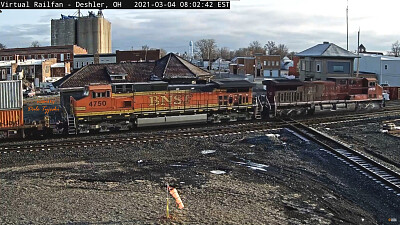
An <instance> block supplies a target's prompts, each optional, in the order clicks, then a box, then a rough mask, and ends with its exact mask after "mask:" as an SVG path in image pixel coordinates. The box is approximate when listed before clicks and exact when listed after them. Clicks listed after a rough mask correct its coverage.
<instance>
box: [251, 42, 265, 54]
mask: <svg viewBox="0 0 400 225" xmlns="http://www.w3.org/2000/svg"><path fill="white" fill-rule="evenodd" d="M248 50H249V51H250V54H251V55H254V54H256V53H264V49H263V48H262V47H261V43H260V42H258V41H253V42H251V43H250V44H249V47H248Z"/></svg>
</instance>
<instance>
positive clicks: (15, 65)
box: [0, 58, 70, 82]
mask: <svg viewBox="0 0 400 225" xmlns="http://www.w3.org/2000/svg"><path fill="white" fill-rule="evenodd" d="M69 68H70V65H69V63H68V62H64V63H57V60H56V59H55V58H51V59H28V60H18V61H17V60H11V61H0V80H19V79H25V80H27V81H29V82H34V81H35V79H36V78H37V80H38V81H39V82H44V81H45V80H46V78H50V77H63V76H65V75H66V74H69V73H70V70H69Z"/></svg>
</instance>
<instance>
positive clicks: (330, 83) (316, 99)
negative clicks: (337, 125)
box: [263, 77, 382, 115]
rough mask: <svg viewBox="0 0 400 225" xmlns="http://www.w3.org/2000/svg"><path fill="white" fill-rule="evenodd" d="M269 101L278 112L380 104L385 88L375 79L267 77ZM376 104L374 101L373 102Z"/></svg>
mask: <svg viewBox="0 0 400 225" xmlns="http://www.w3.org/2000/svg"><path fill="white" fill-rule="evenodd" d="M263 84H264V85H266V90H267V95H266V99H265V104H266V105H267V106H268V107H267V108H269V109H270V110H271V111H272V112H273V113H274V114H275V115H278V114H286V115H290V114H301V113H308V114H312V113H314V111H315V107H316V106H319V107H320V109H322V110H323V109H334V110H335V109H336V108H338V107H345V108H347V107H348V106H349V105H354V107H355V109H358V108H360V107H368V106H372V107H376V106H378V107H380V106H381V105H380V104H381V103H382V87H381V86H379V85H378V84H377V82H376V79H373V78H355V77H335V78H328V79H327V80H326V81H311V82H307V81H305V82H303V81H300V80H288V79H274V80H265V81H263ZM371 103H372V104H371Z"/></svg>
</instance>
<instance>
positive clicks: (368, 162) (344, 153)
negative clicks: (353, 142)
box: [282, 119, 400, 196]
mask: <svg viewBox="0 0 400 225" xmlns="http://www.w3.org/2000/svg"><path fill="white" fill-rule="evenodd" d="M282 121H283V122H285V123H286V124H287V125H288V126H289V127H291V128H292V129H293V130H294V131H295V132H298V133H299V134H300V135H302V136H304V137H306V138H308V139H310V140H312V141H314V142H315V143H317V144H319V145H321V146H323V147H324V148H325V150H327V151H329V152H331V153H332V154H334V155H336V156H337V157H339V158H341V159H343V160H345V161H346V162H347V163H348V164H350V165H353V166H354V167H356V168H358V169H359V170H361V171H363V172H365V173H366V174H369V177H370V178H373V179H376V180H377V183H380V184H383V185H382V186H384V187H386V189H388V190H389V191H394V192H395V194H396V195H397V196H400V174H398V173H397V172H395V171H393V170H391V169H389V168H387V167H386V166H384V165H382V164H381V163H379V162H376V161H375V160H373V159H371V158H370V157H368V156H366V155H364V154H363V153H361V152H358V151H356V150H354V149H352V148H350V147H349V146H348V145H346V144H345V143H342V142H340V141H338V140H335V139H334V138H332V137H330V136H328V135H327V134H324V133H322V132H320V131H317V130H315V129H314V128H311V127H308V126H306V125H304V124H303V123H301V122H299V121H295V120H293V119H286V120H282Z"/></svg>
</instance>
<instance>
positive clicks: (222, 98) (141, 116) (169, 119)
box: [67, 80, 261, 134]
mask: <svg viewBox="0 0 400 225" xmlns="http://www.w3.org/2000/svg"><path fill="white" fill-rule="evenodd" d="M127 86H128V88H127ZM253 86H254V84H252V83H250V82H248V81H245V80H241V81H234V80H221V81H215V82H209V83H202V84H173V85H171V84H168V83H167V82H163V81H157V82H145V83H135V84H127V85H125V93H123V92H121V93H118V91H117V90H116V88H115V87H114V88H113V87H112V86H111V85H91V86H87V87H86V89H85V92H84V95H83V96H82V97H81V98H79V99H75V98H74V97H71V99H70V107H69V108H70V109H71V111H70V112H69V113H68V115H67V118H68V133H69V134H75V133H89V132H91V131H94V132H104V131H110V130H128V129H131V128H133V127H146V126H160V125H171V124H185V123H207V122H211V123H218V122H221V121H237V120H250V119H252V118H254V117H258V118H259V115H260V113H261V105H260V104H258V105H257V104H256V102H253V93H252V87H253ZM113 89H114V92H113V91H112V90H113ZM126 90H128V91H126Z"/></svg>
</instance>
